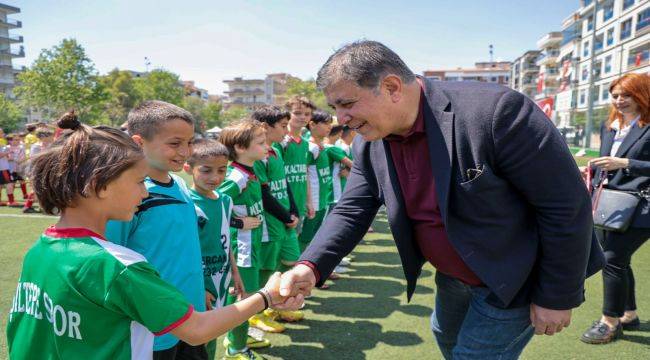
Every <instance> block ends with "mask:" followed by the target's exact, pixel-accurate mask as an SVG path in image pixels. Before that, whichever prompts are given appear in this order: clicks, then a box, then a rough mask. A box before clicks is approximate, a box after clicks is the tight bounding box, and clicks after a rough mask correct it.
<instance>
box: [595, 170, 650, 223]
mask: <svg viewBox="0 0 650 360" xmlns="http://www.w3.org/2000/svg"><path fill="white" fill-rule="evenodd" d="M606 178H607V171H601V176H600V179H599V180H600V184H599V186H598V188H597V190H596V191H595V192H594V194H593V196H592V201H591V203H592V211H593V216H594V226H595V227H596V228H599V229H602V230H606V231H615V232H625V231H626V230H627V228H628V227H629V226H630V224H631V223H632V218H633V217H634V213H635V212H636V208H637V207H638V206H639V202H641V199H642V198H646V199H647V198H648V190H647V189H646V190H643V191H638V192H637V191H620V190H612V189H604V188H603V183H604V180H605V179H606Z"/></svg>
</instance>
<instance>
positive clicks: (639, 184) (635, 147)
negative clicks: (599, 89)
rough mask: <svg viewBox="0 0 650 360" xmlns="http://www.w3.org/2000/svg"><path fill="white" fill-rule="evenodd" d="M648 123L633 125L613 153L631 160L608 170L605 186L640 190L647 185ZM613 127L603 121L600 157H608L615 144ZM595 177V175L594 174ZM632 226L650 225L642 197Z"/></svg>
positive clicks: (649, 165)
mask: <svg viewBox="0 0 650 360" xmlns="http://www.w3.org/2000/svg"><path fill="white" fill-rule="evenodd" d="M648 128H650V126H644V127H639V125H638V123H637V124H635V125H634V126H633V127H632V128H631V129H630V132H629V133H628V134H627V136H626V137H625V139H624V140H623V143H621V146H620V147H619V148H618V150H617V151H616V154H614V156H615V157H620V158H628V159H630V165H629V167H628V168H627V169H619V170H616V171H614V172H609V173H608V174H607V175H608V176H607V178H608V180H607V185H605V187H606V188H609V189H613V190H623V191H641V190H645V189H647V188H648V187H649V186H650V131H648ZM614 135H616V130H613V129H612V130H610V129H608V128H607V127H606V126H605V125H604V124H603V126H602V127H601V128H600V156H609V153H610V151H612V145H613V144H614ZM594 178H595V179H597V178H598V176H596V177H594ZM630 226H631V227H638V228H650V205H649V204H648V201H646V200H645V199H642V200H641V202H640V203H639V207H638V208H637V211H636V213H635V214H634V218H633V219H632V223H631V225H630Z"/></svg>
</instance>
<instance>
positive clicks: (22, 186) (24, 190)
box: [20, 182, 28, 199]
mask: <svg viewBox="0 0 650 360" xmlns="http://www.w3.org/2000/svg"><path fill="white" fill-rule="evenodd" d="M20 190H21V191H22V192H23V199H26V198H27V196H28V195H27V184H25V183H24V182H23V183H20Z"/></svg>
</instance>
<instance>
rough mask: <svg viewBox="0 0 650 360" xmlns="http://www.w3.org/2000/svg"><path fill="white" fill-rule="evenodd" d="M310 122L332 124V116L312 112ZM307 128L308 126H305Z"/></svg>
mask: <svg viewBox="0 0 650 360" xmlns="http://www.w3.org/2000/svg"><path fill="white" fill-rule="evenodd" d="M310 122H314V123H316V124H319V123H324V122H332V115H331V114H330V113H328V112H325V111H321V110H316V111H314V113H313V114H311V121H310ZM307 127H308V128H309V124H307Z"/></svg>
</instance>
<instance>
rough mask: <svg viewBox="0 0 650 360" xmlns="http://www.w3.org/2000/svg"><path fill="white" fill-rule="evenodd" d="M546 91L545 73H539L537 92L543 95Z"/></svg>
mask: <svg viewBox="0 0 650 360" xmlns="http://www.w3.org/2000/svg"><path fill="white" fill-rule="evenodd" d="M542 91H544V73H539V76H538V77H537V92H538V93H541V92H542Z"/></svg>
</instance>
